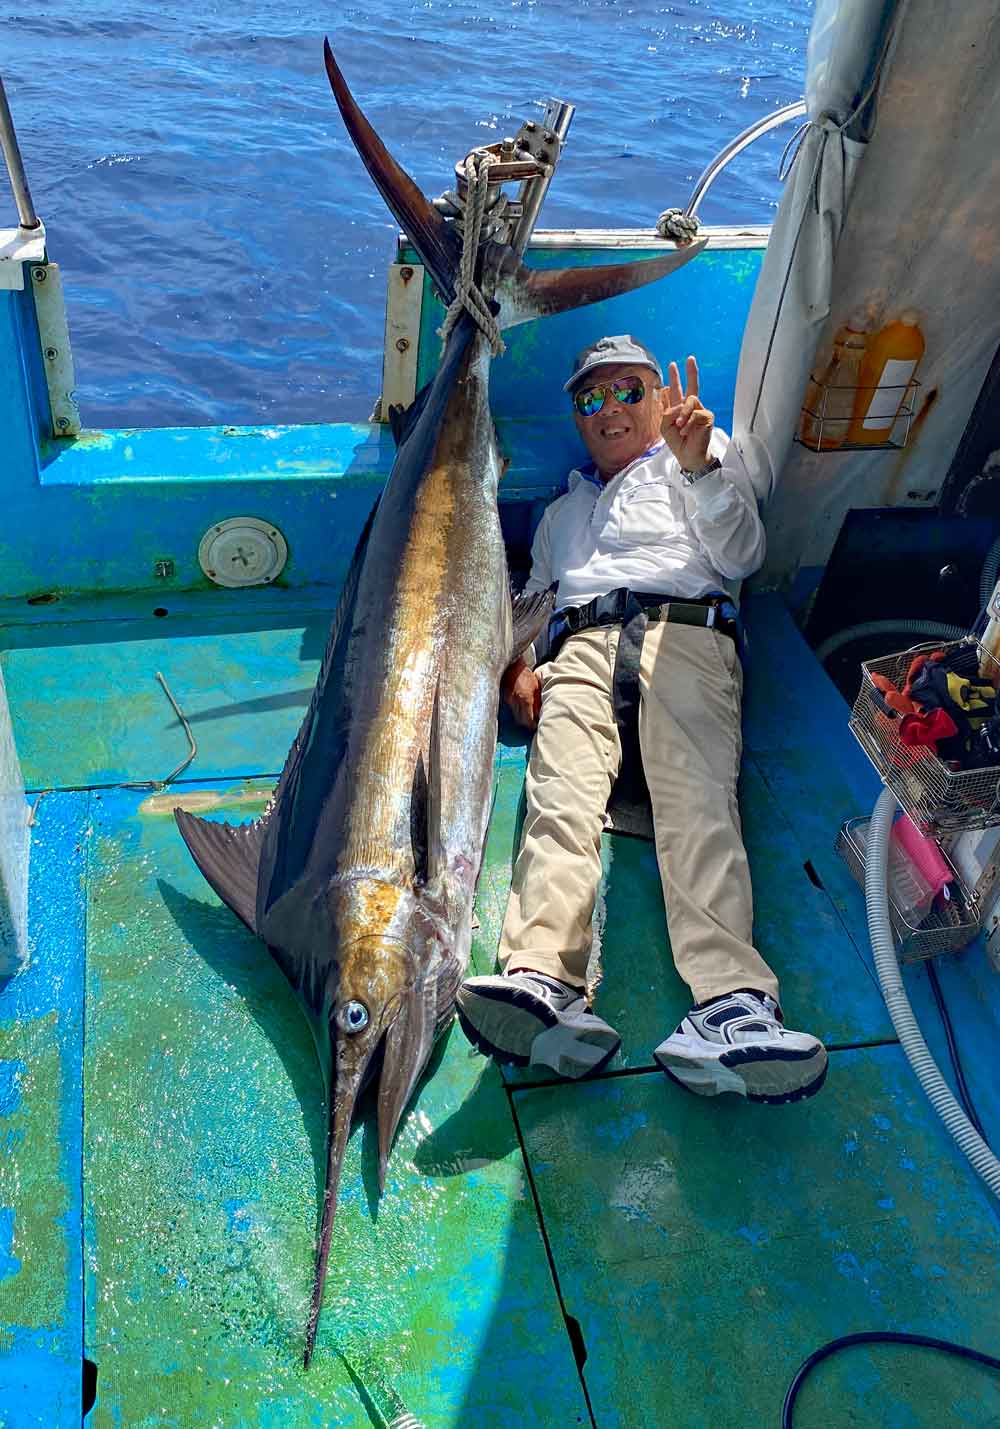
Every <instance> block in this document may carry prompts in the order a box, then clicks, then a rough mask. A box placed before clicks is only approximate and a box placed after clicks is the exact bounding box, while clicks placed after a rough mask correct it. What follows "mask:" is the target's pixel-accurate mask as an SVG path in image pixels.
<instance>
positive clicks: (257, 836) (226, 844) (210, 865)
mask: <svg viewBox="0 0 1000 1429" xmlns="http://www.w3.org/2000/svg"><path fill="white" fill-rule="evenodd" d="M174 818H175V819H176V820H177V827H178V828H179V829H180V831H181V837H182V838H183V840H184V842H185V843H186V844H187V846H188V849H189V850H190V852H191V857H192V858H193V859H194V861H195V863H196V864H197V865H198V867H199V868H200V869H201V871H202V873H203V874H204V876H205V879H206V881H207V882H208V883H210V884H211V886H212V887H213V888H214V889H215V891H216V893H217V894H218V895H219V897H220V898H221V899H222V901H223V903H226V904H228V905H229V907H230V908H231V909H232V910H233V912H234V913H235V914H236V916H237V918H240V919H242V921H243V922H244V923H245V924H246V925H247V927H248V928H249V929H250V931H251V933H256V931H257V927H256V905H257V873H258V869H259V866H260V850H261V845H262V843H263V841H264V833H265V821H264V820H263V819H258V820H257V821H256V822H255V823H252V824H220V823H215V822H213V821H212V820H211V819H197V818H195V817H194V815H193V814H188V813H186V812H185V810H184V809H175V810H174Z"/></svg>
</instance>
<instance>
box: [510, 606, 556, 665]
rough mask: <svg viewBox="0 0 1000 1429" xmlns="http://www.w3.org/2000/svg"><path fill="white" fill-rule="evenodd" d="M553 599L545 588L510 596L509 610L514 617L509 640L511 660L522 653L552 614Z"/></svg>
mask: <svg viewBox="0 0 1000 1429" xmlns="http://www.w3.org/2000/svg"><path fill="white" fill-rule="evenodd" d="M554 603H555V601H554V598H553V596H552V593H551V592H550V591H547V590H542V591H534V592H533V593H532V594H531V595H528V594H523V595H514V596H511V612H512V614H513V617H514V631H513V639H512V642H511V652H510V658H511V660H516V659H517V657H518V656H519V655H522V654H523V653H524V651H525V650H527V648H528V646H529V645H530V644H531V642H532V640H534V638H535V636H536V635H537V634H538V632H539V631H540V630H541V628H542V626H543V625H544V624H545V622H546V621H547V620H548V618H549V616H550V615H551V614H552V607H553V605H554Z"/></svg>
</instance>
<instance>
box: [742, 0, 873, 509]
mask: <svg viewBox="0 0 1000 1429" xmlns="http://www.w3.org/2000/svg"><path fill="white" fill-rule="evenodd" d="M896 9H897V0H816V7H815V13H814V17H813V24H812V29H811V31H810V35H809V47H808V55H807V76H806V105H807V109H808V115H809V118H808V120H807V122H806V125H805V126H804V131H803V133H802V136H801V143H800V144H799V147H798V151H797V153H796V154H795V156H794V159H793V161H792V164H791V170H790V173H789V175H788V178H787V184H786V188H785V192H784V195H783V197H782V200H781V204H780V206H779V209H778V214H777V217H776V219H775V222H774V226H773V228H772V230H771V237H770V240H769V242H768V247H767V252H766V254H765V257H764V263H763V266H762V269H761V273H760V277H759V279H758V282H757V288H756V292H755V294H754V300H753V304H752V306H751V309H750V316H749V318H748V320H747V326H746V331H745V333H744V336H743V345H742V348H741V351H740V365H739V373H738V376H737V381H736V401H735V410H734V420H733V428H734V436H735V439H736V441H737V443H738V445H739V446H740V449H741V450H742V452H743V456H744V460H745V461H746V464H747V469H748V470H749V471H750V473H751V478H752V480H753V483H754V488H755V490H756V492H757V496H758V498H759V499H760V500H761V501H764V502H767V501H768V500H769V499H770V497H771V495H772V493H773V490H774V487H775V483H776V481H777V479H778V477H779V476H780V473H781V470H782V467H783V465H784V463H785V459H786V457H787V455H788V450H789V447H790V446H791V442H792V438H793V434H794V432H795V430H796V427H797V425H798V416H799V411H800V408H801V405H802V396H803V393H804V391H805V387H806V382H807V381H808V377H809V371H810V368H811V366H812V363H813V358H814V355H815V352H816V346H817V342H818V340H819V336H820V333H821V332H822V330H823V326H824V324H825V322H826V319H827V317H828V316H829V312H830V294H831V289H832V279H833V266H834V254H835V253H836V249H837V242H838V240H839V238H840V233H841V229H842V226H843V220H844V213H845V210H846V208H847V203H848V199H849V197H850V194H851V189H852V187H853V184H854V177H855V173H856V171H857V166H858V164H859V162H860V160H861V156H862V155H863V153H864V150H865V143H864V141H863V139H862V138H859V137H855V136H857V135H859V134H861V133H863V131H864V125H865V115H866V113H867V112H868V107H869V104H870V103H871V101H872V99H873V97H874V96H875V94H876V92H877V86H878V81H879V77H880V74H881V68H882V63H883V61H884V59H885V55H886V50H887V45H888V37H889V35H890V32H891V22H892V18H893V15H894V13H895V11H896Z"/></svg>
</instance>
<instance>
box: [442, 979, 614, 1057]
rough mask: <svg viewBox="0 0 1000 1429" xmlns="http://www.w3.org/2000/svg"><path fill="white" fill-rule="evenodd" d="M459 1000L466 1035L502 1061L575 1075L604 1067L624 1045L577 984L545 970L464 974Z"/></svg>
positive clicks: (460, 1016) (488, 1054) (475, 1045)
mask: <svg viewBox="0 0 1000 1429" xmlns="http://www.w3.org/2000/svg"><path fill="white" fill-rule="evenodd" d="M456 1001H457V1003H458V1020H459V1022H460V1023H461V1024H462V1030H463V1032H464V1033H465V1035H466V1037H468V1039H469V1041H470V1042H471V1043H472V1045H473V1046H474V1047H478V1048H479V1050H480V1052H485V1053H486V1055H487V1056H488V1057H493V1058H495V1060H496V1061H498V1062H505V1063H513V1064H514V1065H515V1066H517V1067H528V1066H533V1067H539V1066H541V1067H549V1068H551V1070H552V1071H553V1072H556V1073H557V1074H558V1075H559V1076H560V1077H569V1078H572V1079H574V1080H575V1079H577V1078H579V1077H586V1076H589V1075H590V1074H592V1073H594V1072H599V1071H601V1070H602V1069H603V1067H604V1066H605V1065H606V1063H608V1062H609V1061H610V1060H611V1058H612V1057H613V1056H614V1054H615V1053H616V1052H617V1051H618V1048H619V1046H620V1045H621V1038H620V1037H619V1036H618V1033H617V1032H616V1031H615V1029H614V1028H613V1027H611V1026H609V1024H608V1023H607V1022H604V1021H602V1019H601V1018H600V1017H595V1016H594V1014H593V1013H592V1012H591V1011H590V1010H589V1008H588V1007H587V1000H586V998H585V997H584V996H583V994H582V993H581V992H580V990H579V988H575V987H568V986H567V985H566V983H564V982H559V980H558V979H557V978H554V977H548V976H546V975H545V974H544V973H526V972H521V973H513V974H512V975H511V976H510V977H505V976H499V977H470V978H466V980H465V982H463V983H462V986H461V987H460V988H459V990H458V997H457V999H456Z"/></svg>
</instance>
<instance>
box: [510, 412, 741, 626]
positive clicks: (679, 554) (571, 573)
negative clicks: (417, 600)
mask: <svg viewBox="0 0 1000 1429" xmlns="http://www.w3.org/2000/svg"><path fill="white" fill-rule="evenodd" d="M709 455H710V456H711V457H718V458H719V460H720V461H721V462H722V468H721V470H719V471H714V472H711V473H710V474H709V475H708V476H705V477H702V479H701V480H700V481H696V482H695V483H694V484H693V485H692V486H684V485H683V483H682V480H681V475H680V464H679V462H678V461H677V458H676V457H675V456H673V455H672V454H671V451H670V448H669V447H668V446H667V444H666V443H665V442H663V441H660V442H658V443H657V444H656V445H655V446H654V447H653V448H651V450H650V451H649V452H646V453H645V454H644V455H643V456H641V457H639V458H637V459H636V460H635V461H634V462H632V463H631V464H630V465H629V466H626V467H624V468H623V470H621V471H620V472H618V474H617V475H616V476H613V477H612V478H611V480H610V481H609V482H607V483H604V482H602V481H601V479H600V477H599V476H597V474H596V472H595V471H594V469H593V468H583V469H582V470H576V471H571V472H570V475H569V490H568V491H567V492H566V494H565V495H564V496H560V497H558V498H557V499H556V500H555V501H553V502H552V503H551V505H550V506H548V507H547V509H546V511H545V514H544V515H543V517H542V519H541V522H540V524H539V527H538V530H537V531H536V532H535V539H534V541H533V542H532V546H531V576H530V578H529V580H528V583H527V587H526V588H527V590H529V591H540V590H547V589H548V588H549V586H550V585H552V583H553V582H554V581H555V582H558V589H557V593H556V605H557V606H560V607H561V606H568V605H583V604H584V603H585V602H586V601H588V600H591V599H592V598H593V597H594V596H597V595H604V594H605V593H606V592H607V591H610V590H615V589H617V588H618V587H619V586H628V587H629V588H630V589H631V590H635V591H648V592H650V593H655V594H664V595H676V596H680V597H685V596H686V597H689V598H691V599H694V598H695V597H697V596H702V595H707V594H708V593H709V592H710V591H714V590H722V589H728V590H730V591H733V590H734V588H735V586H736V585H737V583H738V582H739V581H741V580H743V579H744V577H746V576H749V575H752V574H753V572H754V571H756V570H759V568H760V566H761V564H762V563H763V560H764V545H765V538H764V527H763V525H762V524H761V520H760V516H759V515H758V513H757V502H756V499H755V497H754V493H753V488H752V486H751V484H750V478H749V476H748V474H747V470H746V467H745V466H744V464H743V459H742V457H741V456H740V453H739V451H738V450H737V448H736V444H735V443H733V442H730V440H729V438H728V437H727V436H726V435H725V433H724V432H720V431H718V430H716V431H714V432H713V433H712V439H711V444H710V446H709Z"/></svg>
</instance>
